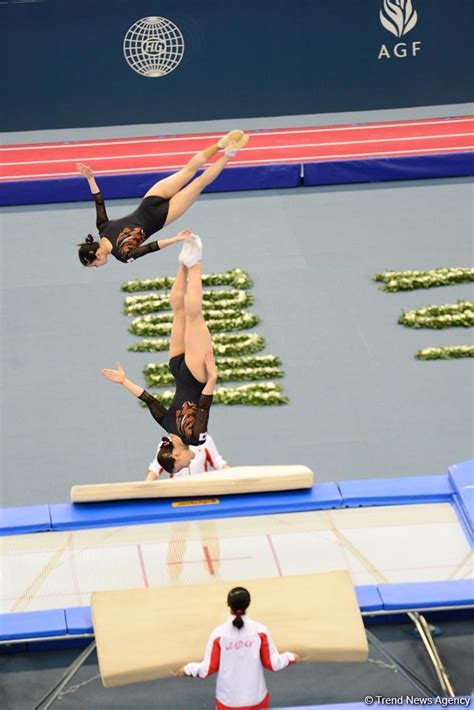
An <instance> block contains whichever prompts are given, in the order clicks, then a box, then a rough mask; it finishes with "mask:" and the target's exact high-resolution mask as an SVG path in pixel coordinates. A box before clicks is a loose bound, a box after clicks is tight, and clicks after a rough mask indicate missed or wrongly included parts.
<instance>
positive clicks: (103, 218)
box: [92, 192, 109, 234]
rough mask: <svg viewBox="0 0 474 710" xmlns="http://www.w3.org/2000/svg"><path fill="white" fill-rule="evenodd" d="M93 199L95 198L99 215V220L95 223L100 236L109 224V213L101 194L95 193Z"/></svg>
mask: <svg viewBox="0 0 474 710" xmlns="http://www.w3.org/2000/svg"><path fill="white" fill-rule="evenodd" d="M92 197H93V198H94V201H95V210H96V214H97V219H96V221H95V224H96V227H97V229H98V230H99V234H100V232H101V230H102V229H103V228H104V227H105V225H106V224H107V222H108V221H109V218H108V217H107V211H106V209H105V202H104V197H103V195H102V193H101V192H95V193H94V194H93V195H92Z"/></svg>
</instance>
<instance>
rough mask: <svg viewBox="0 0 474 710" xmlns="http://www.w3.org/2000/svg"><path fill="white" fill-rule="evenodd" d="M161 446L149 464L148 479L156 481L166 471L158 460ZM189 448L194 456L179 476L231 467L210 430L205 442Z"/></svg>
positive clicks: (171, 475)
mask: <svg viewBox="0 0 474 710" xmlns="http://www.w3.org/2000/svg"><path fill="white" fill-rule="evenodd" d="M160 448H161V446H160V445H158V449H157V451H156V454H155V457H154V459H153V461H151V462H150V464H149V466H148V471H147V475H146V479H145V480H146V481H156V479H157V478H159V477H160V476H161V475H162V473H163V471H164V468H163V467H161V466H160V464H159V462H158V455H159V453H160ZM189 450H190V451H191V453H192V454H193V458H192V459H191V461H190V462H189V466H187V467H186V468H183V469H181V471H180V472H179V473H178V474H176V475H177V476H195V475H197V474H199V473H205V472H206V471H209V469H212V470H214V471H221V470H222V469H224V468H229V464H228V463H227V461H226V460H225V459H224V458H223V457H222V456H221V454H220V453H219V450H218V448H217V446H216V442H215V441H214V439H213V438H212V436H211V435H210V434H209V432H207V434H206V442H205V443H204V444H200V445H199V446H190V447H189ZM173 476H174V474H170V477H171V478H172V477H173Z"/></svg>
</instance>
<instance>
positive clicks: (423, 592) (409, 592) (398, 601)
mask: <svg viewBox="0 0 474 710" xmlns="http://www.w3.org/2000/svg"><path fill="white" fill-rule="evenodd" d="M355 592H356V596H357V601H358V603H359V608H360V610H361V612H362V613H366V614H370V612H378V613H383V612H384V611H390V612H392V611H399V612H403V611H406V610H409V609H429V608H436V607H450V608H455V607H459V606H472V607H474V582H473V581H472V580H465V579H463V580H452V581H447V582H417V583H414V584H379V585H372V586H371V585H367V586H358V587H355ZM93 632H94V630H93V627H92V616H91V609H90V607H88V606H83V607H77V608H68V609H52V610H47V611H33V612H23V613H17V614H0V641H13V640H19V639H25V638H31V639H34V638H42V637H43V638H44V637H54V636H65V635H68V636H70V637H71V638H73V637H74V636H77V635H80V634H93Z"/></svg>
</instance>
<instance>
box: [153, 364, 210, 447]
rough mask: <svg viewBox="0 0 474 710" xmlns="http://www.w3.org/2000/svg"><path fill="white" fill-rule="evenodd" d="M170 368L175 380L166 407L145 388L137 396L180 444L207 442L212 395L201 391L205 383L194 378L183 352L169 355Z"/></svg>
mask: <svg viewBox="0 0 474 710" xmlns="http://www.w3.org/2000/svg"><path fill="white" fill-rule="evenodd" d="M169 368H170V370H171V372H172V373H173V377H174V380H175V383H176V392H175V395H174V397H173V401H172V402H171V404H170V407H169V409H166V407H164V406H163V405H162V404H161V403H160V402H159V401H158V400H156V399H155V398H154V397H153V395H151V394H150V393H149V392H147V391H146V390H143V392H142V394H141V395H140V397H139V399H141V400H142V401H143V402H145V403H146V405H147V407H148V409H149V410H150V413H151V415H152V417H153V418H154V419H155V420H156V421H157V422H158V424H160V426H162V427H163V429H166V431H167V432H168V433H169V434H176V435H177V436H179V437H180V439H181V440H182V442H183V444H187V445H188V446H198V445H199V444H202V443H203V442H204V441H206V432H207V424H208V421H209V409H210V406H211V404H212V399H213V397H212V395H209V394H202V391H203V389H204V387H205V386H206V385H205V383H204V382H199V380H197V379H196V378H195V377H194V375H193V374H192V372H191V371H190V369H189V368H188V366H187V365H186V363H185V361H184V355H176V356H175V357H172V358H171V360H170V361H169Z"/></svg>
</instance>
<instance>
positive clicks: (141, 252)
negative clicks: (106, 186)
mask: <svg viewBox="0 0 474 710" xmlns="http://www.w3.org/2000/svg"><path fill="white" fill-rule="evenodd" d="M94 199H95V196H94ZM190 233H191V232H190V231H189V229H182V230H181V232H178V234H177V235H176V236H174V237H169V239H159V240H158V241H156V242H149V243H148V244H143V245H142V246H140V247H137V248H136V249H130V250H129V251H123V252H122V253H123V255H124V257H125V258H126V259H134V260H135V259H140V257H142V256H145V255H146V254H151V253H152V252H154V251H160V250H161V249H166V247H169V246H171V244H176V242H183V241H184V240H185V239H187V237H189V235H190Z"/></svg>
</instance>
